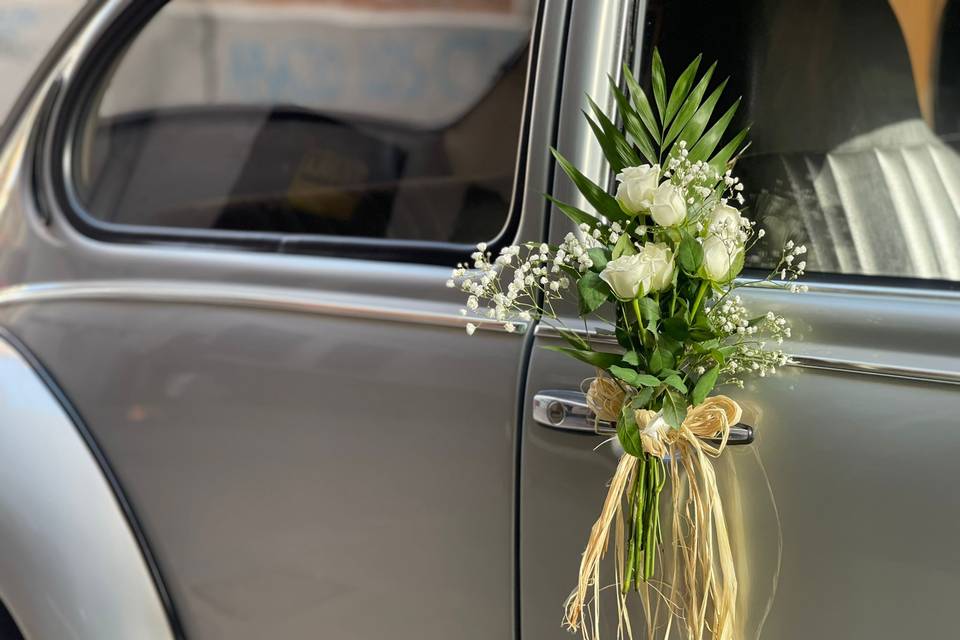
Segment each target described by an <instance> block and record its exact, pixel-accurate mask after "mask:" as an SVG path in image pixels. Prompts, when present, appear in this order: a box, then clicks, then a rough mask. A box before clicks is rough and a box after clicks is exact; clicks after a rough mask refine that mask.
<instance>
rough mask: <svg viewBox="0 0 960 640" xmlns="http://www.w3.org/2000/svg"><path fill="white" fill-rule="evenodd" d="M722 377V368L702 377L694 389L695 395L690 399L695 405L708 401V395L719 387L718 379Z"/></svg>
mask: <svg viewBox="0 0 960 640" xmlns="http://www.w3.org/2000/svg"><path fill="white" fill-rule="evenodd" d="M719 375H720V367H719V366H716V367H713V368H712V369H710V370H709V371H707V372H706V373H704V374H703V375H702V376H700V379H699V380H697V384H696V385H694V387H693V395H692V396H691V397H690V399H691V401H692V402H693V404H694V405H698V404H700V403H701V402H703V401H704V400H706V399H707V395H709V393H710V392H711V391H713V388H714V387H715V386H716V385H717V377H718V376H719Z"/></svg>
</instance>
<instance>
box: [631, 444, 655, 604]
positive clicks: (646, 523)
mask: <svg viewBox="0 0 960 640" xmlns="http://www.w3.org/2000/svg"><path fill="white" fill-rule="evenodd" d="M638 460H639V461H638V463H637V467H636V471H635V472H634V477H633V482H632V484H631V487H630V491H629V492H628V493H627V500H628V513H629V514H630V519H629V522H628V523H627V524H628V529H627V531H628V534H627V540H628V542H627V564H626V567H624V572H623V575H624V581H623V585H622V590H623V593H624V594H626V593H627V592H628V591H629V590H630V587H631V586H633V587H634V588H635V589H637V590H639V588H640V582H641V581H642V582H647V581H648V580H650V578H652V577H653V574H654V569H655V567H656V559H657V547H658V546H659V544H660V541H661V539H662V536H661V533H660V493H661V492H662V491H663V485H664V482H665V481H666V474H665V473H664V470H663V462H662V461H661V460H660V459H659V458H657V457H654V456H651V455H649V454H644V455H643V456H641V457H640V458H639V459H638Z"/></svg>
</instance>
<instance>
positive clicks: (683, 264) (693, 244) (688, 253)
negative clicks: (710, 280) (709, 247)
mask: <svg viewBox="0 0 960 640" xmlns="http://www.w3.org/2000/svg"><path fill="white" fill-rule="evenodd" d="M677 262H678V263H679V264H680V268H681V269H683V270H684V271H685V272H686V273H687V274H689V275H695V274H696V273H697V272H698V271H699V270H700V267H701V266H702V265H703V247H702V246H701V245H700V243H699V242H697V241H696V240H695V239H694V238H693V236H691V235H689V234H687V235H686V236H685V237H684V238H683V240H681V241H680V246H679V248H678V249H677Z"/></svg>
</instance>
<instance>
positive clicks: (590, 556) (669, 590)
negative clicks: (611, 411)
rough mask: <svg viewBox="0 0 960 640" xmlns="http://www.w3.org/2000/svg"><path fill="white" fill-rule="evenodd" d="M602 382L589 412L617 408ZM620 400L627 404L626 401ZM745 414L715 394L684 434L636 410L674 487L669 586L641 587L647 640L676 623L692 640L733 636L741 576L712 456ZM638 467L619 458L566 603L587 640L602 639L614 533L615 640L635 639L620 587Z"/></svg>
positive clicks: (648, 447)
mask: <svg viewBox="0 0 960 640" xmlns="http://www.w3.org/2000/svg"><path fill="white" fill-rule="evenodd" d="M604 380H607V379H606V378H603V377H598V378H597V379H595V380H594V381H593V382H592V383H591V385H590V391H589V392H588V394H587V398H588V403H590V405H591V407H593V406H594V403H596V404H597V406H607V405H609V404H611V403H615V402H616V399H615V398H611V397H609V395H608V392H609V391H611V389H609V388H608V387H607V386H605V385H604V382H602V381H604ZM607 381H609V380H607ZM609 382H612V381H609ZM591 396H593V401H591ZM619 402H620V406H622V403H623V398H622V397H621V398H620V399H619ZM597 413H598V416H599V412H597ZM741 416H742V410H741V408H740V405H738V404H737V403H736V402H735V401H734V400H732V399H730V398H728V397H726V396H714V397H712V398H708V399H707V400H705V401H704V402H703V403H701V404H699V405H697V406H695V407H691V408H690V409H689V410H688V412H687V417H686V419H685V420H684V421H683V424H682V425H681V427H680V429H671V428H670V427H669V425H667V424H666V423H665V422H664V421H663V419H662V418H661V417H660V415H659V414H658V413H656V412H654V411H648V410H638V411H637V412H636V419H637V425H638V426H639V428H640V431H641V443H642V445H643V448H644V451H645V452H647V453H648V454H650V455H652V456H657V457H661V458H665V459H666V461H667V467H668V469H669V476H670V479H671V481H672V486H673V490H672V492H671V493H672V496H673V514H672V517H670V518H669V520H668V522H670V537H669V539H670V541H671V547H672V549H671V552H670V557H671V563H670V564H671V568H670V576H669V580H668V581H667V582H666V583H665V584H664V585H658V586H654V585H653V584H652V581H651V583H645V584H643V585H642V586H641V587H640V589H639V594H640V597H641V601H642V605H643V611H644V618H645V626H646V631H647V635H646V637H647V638H651V639H652V638H654V637H655V633H657V631H658V630H659V629H661V628H662V629H663V637H664V638H667V637H668V636H669V635H670V631H671V629H672V628H673V626H674V625H675V624H676V625H678V626H679V628H680V629H682V631H683V635H684V637H686V638H687V639H688V640H702V639H704V638H708V639H710V640H731V639H732V638H733V637H734V629H735V624H736V600H737V576H736V571H735V567H734V562H733V554H732V552H731V549H730V537H729V535H728V532H727V526H726V519H725V518H724V515H723V503H722V501H721V498H720V492H719V490H718V488H717V478H716V473H715V472H714V469H713V463H712V461H711V458H714V457H717V456H719V455H720V454H721V453H722V452H723V450H724V448H725V447H726V445H727V439H728V438H729V435H730V427H732V426H733V425H735V424H737V423H738V422H740V418H741ZM603 419H606V418H603ZM707 439H709V440H712V441H715V442H716V444H714V443H713V442H708V441H707ZM637 462H638V459H637V458H636V457H634V456H632V455H630V454H628V453H625V454H624V455H623V456H622V457H621V458H620V462H619V464H618V465H617V470H616V472H615V473H614V475H613V478H612V480H611V481H610V488H609V490H608V491H607V497H606V499H605V500H604V503H603V508H602V510H601V513H600V517H599V518H597V521H596V522H595V523H594V525H593V527H592V529H591V531H590V538H589V540H588V542H587V547H586V549H585V550H584V552H583V557H582V559H581V563H580V573H579V580H578V583H577V587H576V589H574V591H573V593H571V594H570V598H569V599H568V600H567V603H566V605H565V606H566V615H565V624H566V625H567V626H568V627H569V628H570V629H571V630H573V631H577V630H580V632H581V633H582V635H583V637H584V638H585V639H587V640H590V639H591V638H593V639H594V640H599V635H600V625H599V621H600V590H601V586H600V563H601V560H602V559H603V556H604V554H605V553H606V551H607V547H608V545H609V541H610V533H611V529H613V533H614V544H615V550H616V587H617V588H616V589H615V590H614V591H615V592H616V594H617V595H616V596H615V597H616V599H617V600H616V604H617V617H618V620H617V622H618V624H617V630H618V633H617V637H618V638H622V637H628V638H633V630H632V626H631V623H630V617H629V613H628V610H627V606H626V600H625V595H624V594H623V593H622V590H621V589H620V586H621V583H622V581H623V576H624V568H623V567H624V547H625V542H624V529H625V528H624V493H625V491H626V488H627V487H628V486H630V483H631V480H632V477H633V474H634V473H635V472H636V470H637ZM681 469H682V470H683V472H684V473H682V474H681ZM660 605H665V606H660ZM661 617H662V619H661Z"/></svg>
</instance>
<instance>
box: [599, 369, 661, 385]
mask: <svg viewBox="0 0 960 640" xmlns="http://www.w3.org/2000/svg"><path fill="white" fill-rule="evenodd" d="M609 371H610V373H611V374H612V375H614V376H616V377H618V378H620V379H621V380H623V381H624V382H626V383H627V384H629V385H630V386H633V387H655V386H657V385H659V384H660V380H659V379H658V378H657V377H656V376H651V375H649V374H646V373H640V372H638V371H636V370H634V369H630V368H629V367H621V366H620V365H613V366H611V367H610V368H609Z"/></svg>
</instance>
